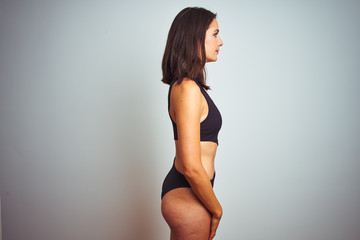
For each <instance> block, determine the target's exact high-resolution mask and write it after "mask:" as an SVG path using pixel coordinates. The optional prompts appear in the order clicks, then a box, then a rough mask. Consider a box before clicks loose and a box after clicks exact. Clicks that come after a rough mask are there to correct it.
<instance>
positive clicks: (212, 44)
mask: <svg viewBox="0 0 360 240" xmlns="http://www.w3.org/2000/svg"><path fill="white" fill-rule="evenodd" d="M222 45H223V41H222V40H221V39H220V37H219V25H218V22H217V20H216V19H215V18H214V20H212V22H211V23H210V25H209V28H208V29H207V30H206V34H205V52H206V62H215V61H216V60H217V55H218V54H219V49H220V47H221V46H222Z"/></svg>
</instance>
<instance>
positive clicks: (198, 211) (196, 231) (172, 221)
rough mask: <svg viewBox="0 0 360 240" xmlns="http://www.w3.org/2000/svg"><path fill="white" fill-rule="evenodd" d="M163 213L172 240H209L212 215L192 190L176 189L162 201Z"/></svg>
mask: <svg viewBox="0 0 360 240" xmlns="http://www.w3.org/2000/svg"><path fill="white" fill-rule="evenodd" d="M161 212H162V215H163V217H164V219H165V221H166V222H167V223H168V225H169V227H170V229H171V239H172V240H177V239H187V240H190V239H194V240H195V239H196V240H201V239H209V235H210V223H211V214H210V212H209V211H208V210H207V209H206V208H205V206H204V205H203V204H202V203H201V202H200V200H199V199H198V198H197V197H196V196H195V194H194V193H193V191H192V190H191V188H176V189H173V190H171V191H170V192H168V193H167V194H166V195H165V196H164V198H163V199H162V201H161Z"/></svg>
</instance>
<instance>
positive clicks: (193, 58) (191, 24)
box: [161, 7, 216, 89]
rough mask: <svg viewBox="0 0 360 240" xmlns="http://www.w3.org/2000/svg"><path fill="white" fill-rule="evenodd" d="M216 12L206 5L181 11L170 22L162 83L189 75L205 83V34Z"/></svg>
mask: <svg viewBox="0 0 360 240" xmlns="http://www.w3.org/2000/svg"><path fill="white" fill-rule="evenodd" d="M215 18H216V14H215V13H212V12H210V11H209V10H206V9H204V8H199V7H193V8H190V7H188V8H185V9H183V10H181V11H180V12H179V13H178V14H177V15H176V17H175V19H174V21H173V22H172V24H171V27H170V31H169V35H168V38H167V42H166V47H165V52H164V56H163V59H162V73H163V78H162V80H161V81H162V82H164V83H166V84H170V83H171V81H172V80H174V79H180V78H182V77H188V78H190V79H193V80H197V81H198V82H199V83H200V85H201V86H202V87H204V88H205V89H210V87H209V86H207V85H206V83H205V82H206V71H205V63H206V52H205V34H206V30H207V29H208V28H209V25H210V24H211V22H212V21H213V20H214V19H215Z"/></svg>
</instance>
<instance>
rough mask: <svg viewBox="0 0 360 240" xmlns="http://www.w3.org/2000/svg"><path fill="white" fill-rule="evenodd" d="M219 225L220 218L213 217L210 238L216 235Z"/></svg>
mask: <svg viewBox="0 0 360 240" xmlns="http://www.w3.org/2000/svg"><path fill="white" fill-rule="evenodd" d="M218 226H219V220H217V219H215V218H212V219H211V225H210V240H211V239H213V238H214V237H215V234H216V230H217V227H218Z"/></svg>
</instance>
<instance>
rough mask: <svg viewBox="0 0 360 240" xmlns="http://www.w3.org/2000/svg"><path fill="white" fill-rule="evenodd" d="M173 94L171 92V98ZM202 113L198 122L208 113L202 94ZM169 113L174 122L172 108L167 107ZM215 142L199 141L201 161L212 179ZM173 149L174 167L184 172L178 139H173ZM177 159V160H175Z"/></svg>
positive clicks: (174, 117)
mask: <svg viewBox="0 0 360 240" xmlns="http://www.w3.org/2000/svg"><path fill="white" fill-rule="evenodd" d="M172 97H173V95H172V94H171V98H172ZM201 108H202V114H201V118H200V122H202V121H204V120H205V119H206V117H207V116H208V114H209V106H208V103H207V101H206V99H205V97H204V96H202V100H201ZM169 114H170V116H171V118H172V119H173V120H174V121H175V122H176V116H175V113H174V110H173V109H172V108H171V105H170V107H169ZM217 146H218V145H217V144H216V143H215V142H211V141H200V149H201V150H200V151H201V162H202V165H203V167H204V169H205V171H206V173H207V174H208V176H209V179H212V178H213V176H214V173H215V155H216V150H217ZM175 149H176V158H175V168H176V169H177V170H178V171H179V172H180V173H182V174H184V167H183V165H182V162H183V161H181V156H180V147H179V143H178V140H175ZM177 160H179V161H177Z"/></svg>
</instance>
